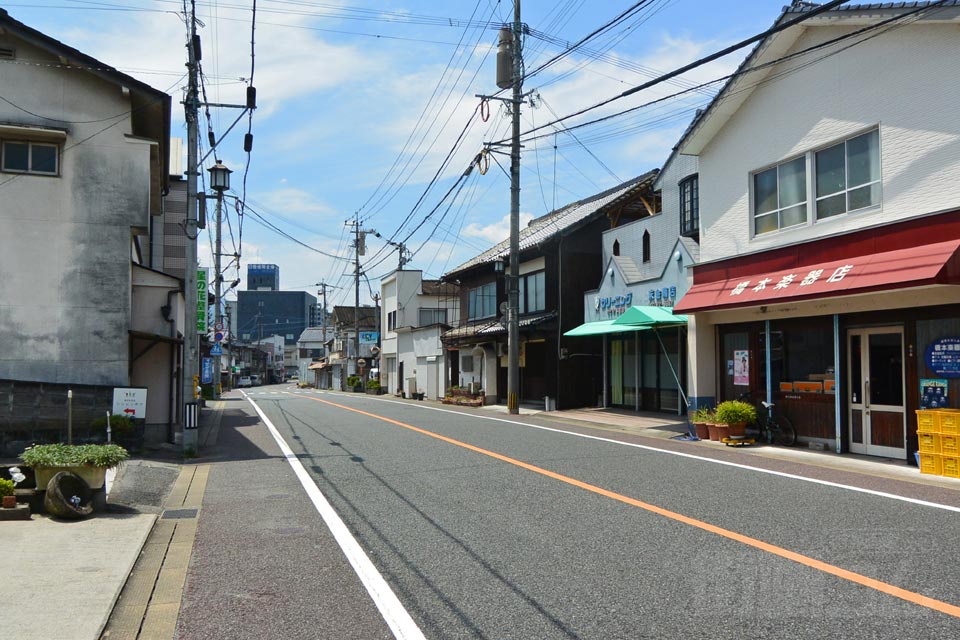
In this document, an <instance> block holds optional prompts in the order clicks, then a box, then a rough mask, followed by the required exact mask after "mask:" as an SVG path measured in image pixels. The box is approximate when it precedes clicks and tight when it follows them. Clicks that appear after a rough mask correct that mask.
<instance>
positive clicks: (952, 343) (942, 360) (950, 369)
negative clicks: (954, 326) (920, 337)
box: [925, 338, 960, 378]
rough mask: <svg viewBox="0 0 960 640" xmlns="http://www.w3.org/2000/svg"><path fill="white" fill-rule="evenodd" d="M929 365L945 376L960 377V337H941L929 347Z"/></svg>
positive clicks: (937, 373)
mask: <svg viewBox="0 0 960 640" xmlns="http://www.w3.org/2000/svg"><path fill="white" fill-rule="evenodd" d="M925 356H926V357H925V360H926V362H927V367H928V368H929V369H930V370H931V371H932V372H933V373H934V375H937V376H941V377H943V378H960V338H940V339H939V340H934V341H933V342H931V343H930V345H929V346H928V347H927V351H926V354H925Z"/></svg>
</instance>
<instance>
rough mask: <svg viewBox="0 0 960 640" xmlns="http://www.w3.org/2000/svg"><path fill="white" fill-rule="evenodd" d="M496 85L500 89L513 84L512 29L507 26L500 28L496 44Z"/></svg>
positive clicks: (507, 87)
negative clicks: (498, 39) (498, 40)
mask: <svg viewBox="0 0 960 640" xmlns="http://www.w3.org/2000/svg"><path fill="white" fill-rule="evenodd" d="M497 86H498V87H500V88H501V89H509V88H510V87H512V86H513V31H512V30H511V29H509V28H507V27H504V28H503V29H500V42H499V44H498V45H497Z"/></svg>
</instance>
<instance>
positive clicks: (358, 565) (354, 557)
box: [241, 391, 425, 640]
mask: <svg viewBox="0 0 960 640" xmlns="http://www.w3.org/2000/svg"><path fill="white" fill-rule="evenodd" d="M241 393H243V395H244V396H245V397H246V399H247V401H248V402H249V403H250V404H252V405H253V408H254V409H255V410H256V411H257V414H258V415H259V416H260V419H261V420H263V423H264V424H265V425H267V429H269V430H270V434H271V435H273V439H274V440H276V441H277V445H278V446H279V447H280V451H282V452H283V457H284V458H286V459H287V462H288V463H290V467H291V468H292V469H293V472H294V473H295V474H296V476H297V478H298V479H299V480H300V484H301V485H303V488H304V490H305V491H306V492H307V496H308V497H309V498H310V500H311V501H312V502H313V506H314V507H315V508H316V509H317V513H319V514H320V517H321V518H323V521H324V522H325V523H326V524H327V527H328V528H329V529H330V533H332V534H333V537H334V539H336V541H337V544H339V545H340V549H341V550H342V551H343V554H344V555H345V556H346V557H347V560H348V561H349V562H350V566H352V567H353V570H354V572H356V574H357V577H359V578H360V582H362V583H363V586H364V587H365V588H366V589H367V593H369V594H370V597H371V598H372V599H373V602H374V604H376V605H377V609H379V610H380V615H382V616H383V619H384V621H385V622H386V623H387V625H388V626H389V627H390V630H391V631H393V635H394V637H395V638H397V639H398V640H421V639H423V640H425V638H424V635H423V632H422V631H420V627H418V626H417V623H416V622H414V621H413V618H412V617H411V616H410V613H409V612H408V611H407V610H406V609H405V608H404V606H403V605H402V604H401V603H400V599H399V598H397V595H396V594H395V593H394V592H393V590H392V589H391V588H390V585H388V584H387V581H386V580H384V578H383V576H382V575H380V572H379V571H377V568H376V567H375V566H373V563H372V562H371V561H370V558H369V557H367V554H366V553H364V551H363V549H362V548H361V547H360V543H359V542H357V540H356V539H355V538H354V537H353V536H352V535H350V530H349V529H347V525H346V524H344V522H343V520H341V519H340V516H338V515H337V512H336V511H335V510H334V508H333V507H332V506H330V503H329V502H327V499H326V498H325V497H324V495H323V493H322V492H321V491H320V488H319V487H318V486H317V485H316V483H315V482H314V481H313V479H312V478H311V477H310V474H309V473H307V470H306V469H304V467H303V464H302V463H301V462H300V460H299V459H298V458H297V456H296V455H295V454H294V453H293V450H292V449H290V447H289V446H288V445H287V443H286V441H285V440H284V439H283V436H281V435H280V432H279V431H277V428H276V427H275V426H273V423H272V422H270V418H268V417H267V416H266V414H264V412H263V411H262V410H261V409H260V407H259V406H257V403H256V402H254V401H253V399H252V398H250V397H249V396H248V395H247V394H246V393H244V392H242V391H241Z"/></svg>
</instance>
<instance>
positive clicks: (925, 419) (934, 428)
mask: <svg viewBox="0 0 960 640" xmlns="http://www.w3.org/2000/svg"><path fill="white" fill-rule="evenodd" d="M939 432H940V414H939V413H937V411H935V410H933V409H917V433H939Z"/></svg>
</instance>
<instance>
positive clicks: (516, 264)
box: [507, 0, 523, 415]
mask: <svg viewBox="0 0 960 640" xmlns="http://www.w3.org/2000/svg"><path fill="white" fill-rule="evenodd" d="M522 29H523V25H522V23H521V22H520V0H514V5H513V74H512V75H513V101H512V106H513V110H512V115H513V137H512V143H511V145H510V277H509V278H507V411H509V412H510V413H511V414H513V415H516V414H518V413H520V295H519V283H520V105H521V103H522V102H523V76H522V75H521V74H522V73H523V53H522V52H521V50H520V43H521V36H522Z"/></svg>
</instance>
